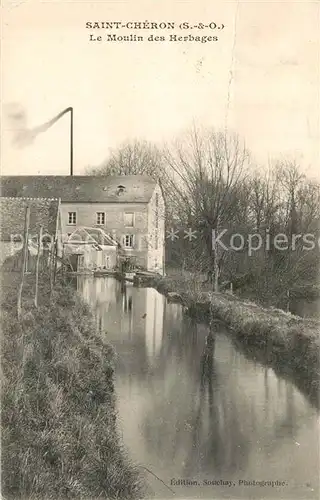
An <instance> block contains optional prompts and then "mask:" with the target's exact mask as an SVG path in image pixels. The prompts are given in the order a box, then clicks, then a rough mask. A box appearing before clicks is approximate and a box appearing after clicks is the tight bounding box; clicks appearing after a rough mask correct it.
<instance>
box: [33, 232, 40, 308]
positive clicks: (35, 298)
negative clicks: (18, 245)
mask: <svg viewBox="0 0 320 500" xmlns="http://www.w3.org/2000/svg"><path fill="white" fill-rule="evenodd" d="M38 238H39V239H38V255H37V262H36V291H35V294H34V305H35V307H38V284H39V263H40V252H41V243H42V226H40V229H39V235H38Z"/></svg>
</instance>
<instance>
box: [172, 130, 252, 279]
mask: <svg viewBox="0 0 320 500" xmlns="http://www.w3.org/2000/svg"><path fill="white" fill-rule="evenodd" d="M164 156H165V162H166V165H167V171H166V185H167V186H168V188H169V189H168V201H169V205H170V209H171V211H172V212H173V213H175V215H176V216H178V217H179V219H180V223H184V224H185V225H186V226H187V227H193V228H194V229H195V230H197V231H198V234H200V235H201V237H200V238H198V240H197V242H198V246H200V247H201V248H200V249H199V254H202V253H203V252H202V250H203V248H205V250H206V257H207V258H206V262H204V265H205V267H206V271H207V272H208V273H209V277H210V276H212V275H213V274H214V276H215V278H217V273H218V271H219V270H220V272H221V267H222V263H223V260H224V253H221V252H218V249H217V247H216V246H215V245H213V244H212V241H213V240H212V231H216V232H218V231H219V230H220V228H225V227H230V226H231V225H232V222H233V221H234V219H235V218H236V216H237V212H238V208H239V203H240V198H241V183H242V182H243V181H244V179H245V175H246V169H247V165H248V160H249V153H248V151H247V149H246V147H245V145H244V143H243V142H242V141H240V139H239V137H238V136H237V135H234V134H226V133H224V132H216V131H214V130H202V131H200V130H199V129H196V128H194V129H193V130H191V131H190V132H189V133H188V135H187V136H186V137H185V138H184V140H183V141H180V142H176V143H175V144H174V145H173V146H172V147H167V148H166V150H165V152H164Z"/></svg>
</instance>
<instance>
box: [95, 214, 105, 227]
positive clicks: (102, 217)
mask: <svg viewBox="0 0 320 500" xmlns="http://www.w3.org/2000/svg"><path fill="white" fill-rule="evenodd" d="M105 223H106V214H105V213H104V212H97V224H98V225H99V226H104V225H105Z"/></svg>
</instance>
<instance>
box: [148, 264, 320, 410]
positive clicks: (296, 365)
mask: <svg viewBox="0 0 320 500" xmlns="http://www.w3.org/2000/svg"><path fill="white" fill-rule="evenodd" d="M154 286H155V288H157V290H158V291H159V292H161V293H164V294H165V295H169V296H170V295H171V292H174V293H176V294H178V295H179V297H180V298H179V297H176V300H177V301H180V302H181V303H182V304H184V306H185V307H187V308H188V313H189V314H190V315H192V316H194V317H195V318H198V319H201V320H203V319H205V320H207V319H209V313H210V311H211V313H212V314H213V316H214V317H215V318H217V319H219V320H221V321H222V322H223V323H224V324H226V325H227V326H228V327H229V329H230V330H231V332H232V333H233V335H234V339H235V340H236V341H237V342H239V344H240V347H241V348H242V349H244V350H245V351H246V354H247V355H249V356H250V357H252V358H255V359H257V360H259V361H261V362H264V363H267V364H269V365H271V366H273V367H274V368H275V370H277V371H279V372H280V373H283V374H286V375H289V376H290V377H291V378H292V379H293V380H294V382H295V383H296V385H297V386H298V387H299V388H300V389H301V390H302V391H303V392H304V393H305V394H306V395H307V396H308V397H309V398H310V399H311V400H312V402H313V403H314V404H315V405H316V406H318V407H319V405H320V391H319V388H320V355H319V354H320V323H319V321H317V320H308V319H304V318H300V317H298V316H294V315H292V314H290V313H287V312H285V311H282V310H279V309H273V308H263V307H261V306H258V305H256V304H254V303H252V302H248V301H243V300H240V298H239V297H236V296H235V295H229V294H226V293H225V294H220V293H209V292H208V288H207V287H206V285H205V286H204V285H203V284H202V283H200V282H199V281H197V280H196V279H193V278H192V277H191V276H190V275H188V274H185V275H182V274H180V275H176V276H171V277H166V278H162V279H159V280H156V281H155V283H154Z"/></svg>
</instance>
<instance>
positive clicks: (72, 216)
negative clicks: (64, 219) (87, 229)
mask: <svg viewBox="0 0 320 500" xmlns="http://www.w3.org/2000/svg"><path fill="white" fill-rule="evenodd" d="M76 223H77V213H76V212H68V224H69V225H72V226H74V225H75V224H76Z"/></svg>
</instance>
